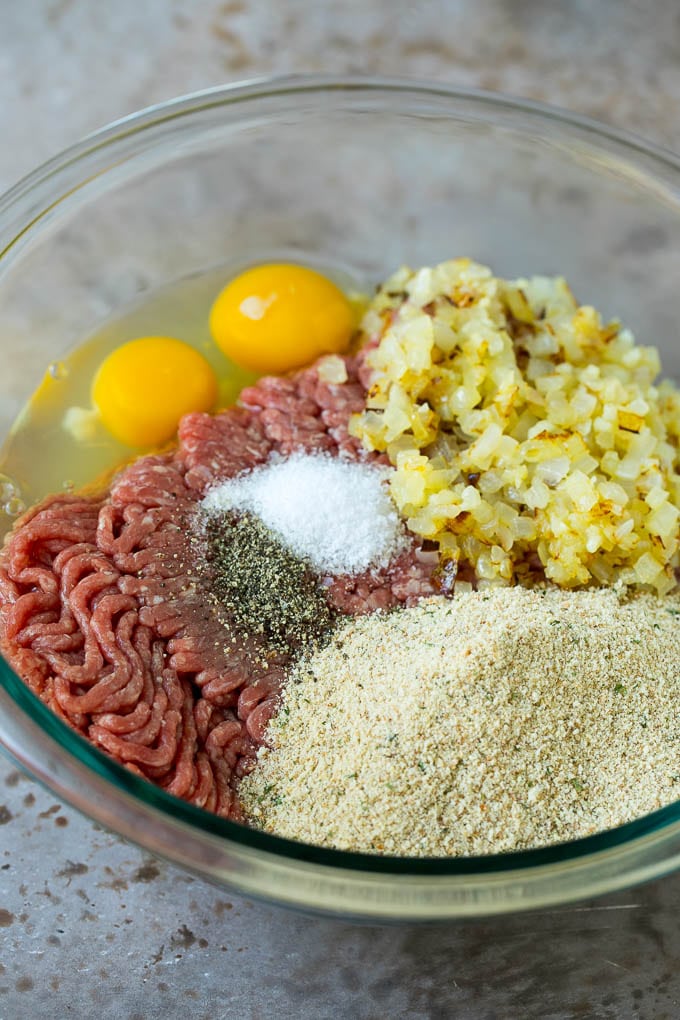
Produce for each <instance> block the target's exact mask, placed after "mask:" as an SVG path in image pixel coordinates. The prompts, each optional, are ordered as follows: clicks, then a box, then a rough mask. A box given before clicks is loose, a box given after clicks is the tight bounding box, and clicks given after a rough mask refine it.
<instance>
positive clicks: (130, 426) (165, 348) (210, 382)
mask: <svg viewBox="0 0 680 1020" xmlns="http://www.w3.org/2000/svg"><path fill="white" fill-rule="evenodd" d="M216 400H217V381H216V379H215V374H214V372H213V370H212V368H211V367H210V365H209V364H208V362H207V361H206V360H205V358H204V357H203V356H202V355H201V354H199V353H198V351H196V350H194V348H193V347H190V346H189V344H185V343H183V342H182V341H181V340H176V339H174V337H169V336H145V337H140V338H139V339H138V340H130V341H129V342H128V343H126V344H123V345H122V346H121V347H118V348H116V350H115V351H112V353H111V354H109V356H108V357H107V358H106V359H105V360H104V361H103V362H102V364H101V366H100V367H99V370H98V372H97V374H96V376H95V379H94V382H93V384H92V401H93V403H94V405H95V407H96V409H97V411H98V413H99V416H100V418H101V420H102V422H103V423H104V425H105V426H106V428H107V429H108V430H109V432H110V433H111V434H112V435H113V436H115V438H116V439H118V440H120V442H121V443H125V444H126V445H127V446H158V445H159V444H160V443H164V442H166V440H168V439H171V438H172V437H173V435H174V434H175V432H176V430H177V425H178V423H179V420H180V418H181V417H182V415H184V414H187V413H188V412H189V411H209V410H211V409H212V408H213V407H214V405H215V401H216Z"/></svg>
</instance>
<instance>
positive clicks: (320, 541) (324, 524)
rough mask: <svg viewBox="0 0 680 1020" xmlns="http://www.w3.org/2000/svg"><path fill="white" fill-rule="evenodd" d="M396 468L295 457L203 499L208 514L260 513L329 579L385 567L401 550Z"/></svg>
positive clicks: (271, 463)
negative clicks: (391, 486)
mask: <svg viewBox="0 0 680 1020" xmlns="http://www.w3.org/2000/svg"><path fill="white" fill-rule="evenodd" d="M391 473H392V469H391V468H386V467H382V466H375V465H371V464H360V463H357V462H356V461H350V460H343V459H340V458H337V457H330V456H328V455H327V454H304V453H295V454H293V455H292V456H290V457H288V458H287V459H286V460H282V459H277V460H271V461H269V462H268V463H267V464H265V465H263V466H262V467H259V468H255V469H254V470H252V471H249V472H247V473H246V474H242V475H238V476H237V477H236V478H231V479H229V480H228V481H226V482H223V483H222V484H221V485H218V486H216V487H215V488H214V489H212V490H211V491H210V492H209V493H208V495H207V496H206V497H205V499H204V500H203V508H204V509H205V510H207V511H209V512H219V511H225V510H243V511H248V512H250V513H253V514H255V515H256V516H257V517H259V518H260V520H261V521H262V522H263V524H265V525H266V527H267V528H269V530H270V531H272V532H273V533H274V534H275V535H276V536H277V537H278V538H279V539H280V540H281V541H282V542H283V543H284V545H286V546H287V547H288V548H289V549H290V550H291V551H292V552H294V553H295V554H296V555H297V556H300V557H301V558H302V559H305V560H307V561H308V562H309V563H310V564H311V566H313V567H315V568H316V569H317V570H318V571H320V572H321V573H326V574H359V573H361V572H362V571H364V570H366V569H367V568H368V567H373V566H377V567H384V566H387V564H388V563H389V562H390V560H391V559H392V558H393V556H394V555H395V554H396V553H397V552H398V551H399V549H400V548H401V547H402V546H403V544H404V542H405V539H404V532H403V528H402V525H401V521H400V519H399V515H398V513H397V511H396V509H395V507H394V504H393V502H392V500H391V498H390V495H389V491H388V488H387V481H388V479H389V476H390V474H391Z"/></svg>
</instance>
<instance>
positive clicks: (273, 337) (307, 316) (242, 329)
mask: <svg viewBox="0 0 680 1020" xmlns="http://www.w3.org/2000/svg"><path fill="white" fill-rule="evenodd" d="M354 327H355V313H354V309H353V308H352V305H351V304H350V302H349V301H348V300H347V298H346V297H345V295H344V294H343V293H342V291H341V290H340V289H339V288H338V287H336V286H335V284H334V283H331V281H330V280H328V279H327V278H326V277H325V276H322V275H321V273H317V272H315V270H313V269H307V268H305V267H304V266H296V265H290V264H286V263H279V264H271V265H261V266H255V267H254V268H252V269H248V270H246V272H244V273H241V275H240V276H237V277H236V278H235V279H233V280H232V281H231V282H230V283H228V284H227V286H226V287H225V288H224V290H223V291H222V292H221V293H220V294H219V296H218V297H217V299H216V301H215V303H214V304H213V306H212V310H211V312H210V331H211V333H212V335H213V338H214V340H215V343H216V344H217V346H218V347H219V348H220V350H221V351H222V352H223V353H224V354H226V356H227V357H228V358H230V359H231V360H232V361H234V362H235V363H236V364H237V365H242V366H243V367H244V368H249V369H252V370H253V371H256V372H287V371H289V370H290V369H293V368H300V367H302V366H303V365H307V364H309V362H310V361H314V359H315V358H318V357H319V356H320V355H322V354H339V353H341V352H342V351H344V350H346V349H347V347H348V345H349V342H350V339H351V337H352V333H353V331H354Z"/></svg>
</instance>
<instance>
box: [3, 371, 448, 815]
mask: <svg viewBox="0 0 680 1020" xmlns="http://www.w3.org/2000/svg"><path fill="white" fill-rule="evenodd" d="M347 369H348V377H349V378H348V381H347V382H346V383H344V384H341V385H334V384H329V383H326V382H324V381H323V380H322V379H321V378H320V377H319V373H318V372H317V370H316V368H310V369H307V370H305V371H302V372H298V373H296V374H294V375H291V376H287V377H283V378H280V377H276V378H273V377H272V378H264V379H261V380H260V381H259V382H258V383H257V384H256V385H255V386H252V387H248V388H247V389H245V390H244V391H243V392H242V394H241V398H240V406H239V407H235V408H230V409H229V410H227V411H225V412H223V413H221V414H218V415H215V416H209V415H205V414H189V415H187V416H186V417H185V418H184V419H183V420H182V422H181V424H180V428H179V433H178V440H179V442H178V447H177V449H176V450H175V451H174V452H172V453H168V454H163V455H154V456H147V457H142V458H140V459H139V460H137V461H136V462H135V463H133V464H132V465H131V466H129V467H128V468H126V469H125V470H124V471H123V472H122V473H121V474H120V475H119V476H118V477H117V478H116V479H115V481H114V483H113V485H112V486H111V489H110V491H109V492H108V493H107V494H105V495H104V496H103V497H102V498H100V499H94V498H90V499H88V498H84V497H82V496H77V495H60V496H54V497H51V498H49V499H48V500H47V501H45V502H44V503H42V504H41V505H40V506H38V507H36V508H35V509H33V510H32V511H30V512H29V513H28V514H27V515H25V516H24V518H23V519H22V520H21V521H20V522H19V523H18V525H17V526H16V528H15V529H14V531H13V532H12V534H11V535H10V536H9V539H8V541H7V542H6V545H5V548H4V549H3V551H2V553H1V554H0V648H1V649H2V652H3V654H4V655H5V657H6V658H7V660H8V661H9V663H10V664H11V665H12V666H13V667H14V669H15V670H16V672H17V673H18V674H19V676H21V677H22V678H23V679H24V681H25V682H26V683H27V684H28V686H29V687H30V688H31V690H32V691H33V692H34V693H35V694H37V695H38V697H40V698H41V700H42V701H44V702H45V703H46V704H47V705H49V707H50V708H51V709H53V711H55V712H56V713H57V714H58V715H59V716H60V717H61V718H62V719H64V720H65V721H66V722H68V723H69V724H70V725H71V726H73V727H74V728H75V729H77V730H78V731H79V732H80V733H82V734H83V735H84V736H86V737H87V738H88V739H89V740H91V741H92V743H93V744H95V745H96V746H97V747H99V748H101V749H102V750H104V751H106V752H107V753H108V754H109V755H111V756H112V757H113V758H115V759H116V760H117V761H119V762H121V763H122V764H124V765H126V766H127V767H128V768H129V769H131V770H132V771H134V772H136V773H138V774H139V775H142V776H145V777H146V778H147V779H150V780H151V781H153V782H155V783H157V784H158V785H159V786H161V787H163V788H164V789H166V790H167V791H168V792H170V793H172V794H175V795H176V796H178V797H182V798H184V799H185V800H188V801H191V802H192V803H194V804H197V805H199V806H200V807H204V808H206V809H207V810H209V811H214V812H216V813H217V814H220V815H223V816H227V817H231V818H236V819H238V818H240V808H239V803H238V797H237V796H236V793H235V789H236V785H237V783H238V780H239V779H240V778H241V777H242V776H243V775H244V774H245V773H246V772H247V771H248V770H249V769H250V768H251V767H252V765H253V762H254V758H255V753H256V751H257V748H258V747H259V746H260V745H261V743H262V742H263V738H264V732H265V729H266V727H267V723H268V722H269V719H270V718H271V715H272V713H273V711H274V709H275V707H276V704H277V699H278V696H279V693H280V690H281V686H282V683H283V681H284V678H285V667H286V664H287V660H286V657H285V656H284V655H282V654H279V655H278V656H277V655H275V654H273V653H271V652H270V651H268V650H267V649H264V648H263V646H262V644H261V643H259V641H258V639H256V638H254V637H253V638H246V637H244V636H243V635H242V634H240V633H238V632H237V631H236V630H235V629H234V627H233V626H232V624H231V621H230V620H229V618H228V616H227V615H226V614H225V613H224V612H222V611H221V609H220V607H219V605H218V604H216V603H215V600H214V599H211V598H210V597H209V593H208V592H207V590H206V587H205V585H206V576H205V573H204V572H202V571H201V570H200V569H199V568H198V567H197V556H196V546H195V542H194V540H193V539H192V536H193V535H194V532H195V529H194V520H195V517H196V508H197V504H198V502H199V501H200V500H201V499H202V497H203V496H204V495H205V493H206V491H207V489H208V488H209V487H210V486H211V485H213V484H214V483H215V482H217V481H222V480H224V479H226V478H229V477H232V476H233V475H236V474H238V473H240V472H242V471H244V470H246V469H248V468H252V467H254V466H255V465H257V464H261V463H262V462H264V461H265V460H266V459H267V458H268V456H269V455H270V454H271V453H272V451H277V452H279V453H282V454H284V455H286V454H288V453H291V452H292V451H293V450H304V451H306V452H312V451H319V450H324V451H328V452H330V453H331V454H337V453H342V454H343V455H345V456H350V457H355V458H366V457H367V456H369V457H371V458H373V459H375V460H377V461H380V460H381V458H380V457H378V456H377V455H374V454H373V455H367V454H366V453H365V452H364V451H362V450H361V449H360V448H359V446H358V444H357V442H356V440H355V439H353V438H352V437H351V436H350V435H349V434H348V431H347V424H348V420H349V416H350V415H351V414H352V413H353V412H354V411H358V410H360V409H361V408H362V407H363V404H364V397H365V389H364V386H363V385H362V382H361V381H360V378H359V377H360V374H361V365H360V363H359V361H358V360H357V359H347ZM430 571H431V567H430V566H429V565H428V563H427V558H426V557H425V558H423V557H422V556H421V554H420V550H419V549H418V547H417V545H416V544H414V545H413V547H412V548H411V549H409V550H407V551H406V552H403V553H402V554H401V555H400V556H399V558H398V559H397V560H396V561H395V562H394V563H393V564H391V565H390V567H389V568H387V569H383V570H371V571H367V572H366V573H364V574H362V575H360V576H358V577H325V578H323V579H322V584H323V585H324V587H325V589H326V591H327V596H328V599H329V601H330V603H331V605H332V606H333V607H334V608H335V609H337V610H338V611H340V612H344V613H351V614H356V613H365V612H370V611H372V610H375V609H386V608H390V607H392V606H394V605H397V604H400V603H403V604H411V603H413V602H415V601H417V599H418V598H420V597H422V596H423V595H426V594H431V593H432V590H433V588H432V584H431V582H430Z"/></svg>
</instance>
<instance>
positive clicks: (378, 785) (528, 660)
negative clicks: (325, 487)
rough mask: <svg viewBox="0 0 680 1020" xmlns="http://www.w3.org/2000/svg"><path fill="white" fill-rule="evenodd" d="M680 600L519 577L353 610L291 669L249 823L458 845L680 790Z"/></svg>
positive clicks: (423, 847)
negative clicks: (525, 583) (523, 581)
mask: <svg viewBox="0 0 680 1020" xmlns="http://www.w3.org/2000/svg"><path fill="white" fill-rule="evenodd" d="M679 616H680V598H679V597H676V596H672V597H666V598H665V599H657V598H656V597H655V596H652V595H649V594H642V595H637V596H632V597H626V596H624V594H623V592H622V590H621V591H617V590H613V589H597V590H589V591H579V592H564V591H559V590H557V589H545V590H527V589H523V588H519V587H513V588H497V589H490V590H487V591H479V592H463V593H460V594H458V595H456V596H455V597H454V598H453V599H444V598H440V597H436V598H433V599H428V600H426V601H424V602H421V603H420V604H418V605H417V606H415V607H413V608H410V609H405V610H401V611H399V612H393V613H389V614H382V613H375V614H373V615H371V616H366V617H361V618H356V619H354V620H352V621H350V622H348V623H347V625H346V626H345V627H344V628H343V629H342V630H341V631H339V632H338V633H337V635H336V637H335V638H334V639H333V641H332V642H331V643H330V644H329V645H327V646H326V647H325V648H322V649H320V650H318V651H317V652H315V653H314V654H313V655H311V656H310V657H308V658H307V659H306V660H305V661H304V662H302V663H301V664H299V665H298V666H297V667H296V669H295V670H294V671H293V673H292V675H291V678H290V681H289V683H288V685H287V688H286V690H285V692H284V697H283V701H282V705H281V708H280V711H279V712H278V714H277V716H276V717H275V719H274V720H273V721H272V723H271V724H270V728H269V732H268V738H269V742H270V744H271V747H270V748H269V749H267V748H264V749H262V750H261V751H260V753H259V758H258V767H257V768H256V769H255V770H254V771H253V772H252V773H251V774H250V775H249V776H248V777H247V778H246V779H245V780H244V781H243V782H242V784H241V788H240V793H241V798H242V802H243V805H244V808H245V811H246V814H247V816H248V818H249V819H250V821H251V822H253V823H254V824H255V825H257V826H258V827H260V828H263V829H266V830H267V831H269V832H274V833H278V834H279V835H282V836H287V837H289V838H293V839H298V840H302V841H304V842H307V843H313V844H318V845H323V846H328V847H337V848H342V849H347V850H355V851H367V852H374V853H381V854H399V855H413V856H449V855H450V856H461V855H470V854H488V853H497V852H502V851H509V850H518V849H525V848H529V847H538V846H544V845H548V844H553V843H558V842H562V841H564V840H569V839H574V838H577V837H580V836H587V835H590V834H592V833H595V832H600V831H602V830H604V829H611V828H613V827H615V826H617V825H620V824H622V823H623V822H626V821H629V820H631V819H633V818H636V817H639V816H641V815H644V814H647V813H648V812H650V811H653V810H655V809H656V808H660V807H662V806H663V805H665V804H668V803H670V802H671V801H673V800H675V799H676V798H677V797H678V795H679V794H680V754H679V751H680V722H679V717H678V701H677V696H678V685H679V682H680V681H679V678H680V628H679V627H678V617H679Z"/></svg>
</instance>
